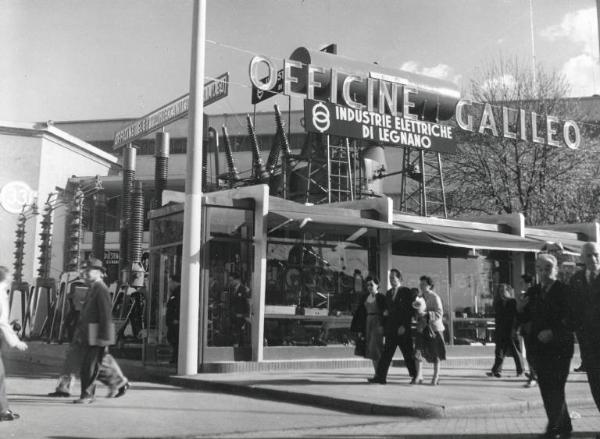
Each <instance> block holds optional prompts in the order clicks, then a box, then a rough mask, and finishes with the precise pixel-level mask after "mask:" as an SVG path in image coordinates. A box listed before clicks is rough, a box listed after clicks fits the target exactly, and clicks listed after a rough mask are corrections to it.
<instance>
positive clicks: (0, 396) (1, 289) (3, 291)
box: [0, 266, 27, 421]
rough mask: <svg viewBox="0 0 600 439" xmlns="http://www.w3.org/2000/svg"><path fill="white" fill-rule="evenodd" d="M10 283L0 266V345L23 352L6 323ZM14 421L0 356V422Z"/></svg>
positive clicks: (14, 414)
mask: <svg viewBox="0 0 600 439" xmlns="http://www.w3.org/2000/svg"><path fill="white" fill-rule="evenodd" d="M11 283H12V276H11V275H10V272H9V271H8V268H6V267H3V266H0V340H1V343H2V345H5V346H8V347H11V348H16V349H18V350H20V351H24V350H26V349H27V345H26V344H25V343H23V342H22V341H21V340H20V339H19V337H18V336H17V334H15V332H14V331H13V328H12V326H11V325H10V323H8V314H9V309H8V291H9V290H10V285H11ZM15 419H19V415H18V414H16V413H14V412H13V411H11V410H10V409H9V408H8V399H7V398H6V375H5V372H4V364H3V363H2V357H1V356H0V421H14V420H15Z"/></svg>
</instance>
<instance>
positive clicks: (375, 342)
mask: <svg viewBox="0 0 600 439" xmlns="http://www.w3.org/2000/svg"><path fill="white" fill-rule="evenodd" d="M365 284H366V286H367V290H368V294H367V295H366V296H364V297H363V298H362V299H361V301H360V305H359V306H358V309H357V310H356V312H355V313H354V317H353V318H352V323H351V326H350V329H351V330H352V332H356V333H357V334H358V339H357V342H356V346H357V349H356V351H355V353H356V354H357V355H360V354H361V352H360V351H361V349H360V345H361V343H364V346H365V350H364V355H363V356H364V357H365V358H369V359H371V361H372V362H373V369H374V370H375V372H376V371H377V364H378V362H379V358H381V353H382V352H383V319H384V316H385V315H386V314H387V305H386V302H385V296H384V295H383V294H380V293H379V292H378V289H379V279H377V278H376V277H374V276H368V277H367V278H366V279H365ZM369 382H377V380H376V377H373V378H369Z"/></svg>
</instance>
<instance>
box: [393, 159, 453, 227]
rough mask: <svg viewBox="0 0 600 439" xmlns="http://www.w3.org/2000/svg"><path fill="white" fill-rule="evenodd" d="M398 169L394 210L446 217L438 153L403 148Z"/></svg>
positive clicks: (444, 194) (442, 179)
mask: <svg viewBox="0 0 600 439" xmlns="http://www.w3.org/2000/svg"><path fill="white" fill-rule="evenodd" d="M402 170H403V173H402V183H401V189H400V200H399V206H398V210H400V211H401V212H409V213H416V214H417V215H421V216H441V217H443V218H448V209H447V205H446V191H445V187H444V176H443V171H442V158H441V156H440V153H439V152H430V151H427V152H425V151H424V150H422V149H421V150H415V149H413V148H408V147H405V148H404V154H403V159H402Z"/></svg>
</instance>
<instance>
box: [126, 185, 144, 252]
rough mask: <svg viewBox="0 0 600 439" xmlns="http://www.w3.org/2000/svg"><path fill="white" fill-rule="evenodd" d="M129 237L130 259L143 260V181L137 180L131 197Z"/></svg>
mask: <svg viewBox="0 0 600 439" xmlns="http://www.w3.org/2000/svg"><path fill="white" fill-rule="evenodd" d="M130 226H131V227H130V235H129V236H130V239H129V261H130V262H131V263H136V262H141V261H142V239H143V234H144V192H143V189H142V182H141V181H139V180H136V181H135V184H134V187H133V194H132V197H131V222H130Z"/></svg>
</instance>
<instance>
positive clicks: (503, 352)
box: [487, 284, 523, 378]
mask: <svg viewBox="0 0 600 439" xmlns="http://www.w3.org/2000/svg"><path fill="white" fill-rule="evenodd" d="M494 314H495V326H496V330H495V332H494V343H495V344H496V349H495V356H496V360H495V361H494V365H493V366H492V370H491V372H488V373H487V375H488V376H494V377H496V378H500V377H501V376H502V364H503V363H504V357H505V356H507V355H510V356H512V357H513V358H514V360H515V367H516V368H517V376H521V375H522V374H523V356H522V355H521V347H520V343H519V338H518V335H517V301H516V300H515V299H514V298H513V289H512V287H511V286H510V285H507V284H500V285H498V289H497V290H496V297H495V298H494Z"/></svg>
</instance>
